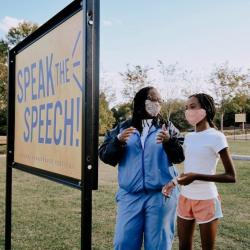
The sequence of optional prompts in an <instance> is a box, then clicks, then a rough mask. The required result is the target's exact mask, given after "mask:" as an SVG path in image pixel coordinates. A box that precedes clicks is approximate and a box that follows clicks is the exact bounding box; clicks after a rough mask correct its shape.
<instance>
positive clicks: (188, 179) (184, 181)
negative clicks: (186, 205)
mask: <svg viewBox="0 0 250 250" xmlns="http://www.w3.org/2000/svg"><path fill="white" fill-rule="evenodd" d="M195 178H196V174H195V173H186V174H183V173H182V174H181V175H180V176H179V177H178V178H177V182H178V184H180V185H184V186H185V185H188V184H190V183H192V182H193V181H194V180H195Z"/></svg>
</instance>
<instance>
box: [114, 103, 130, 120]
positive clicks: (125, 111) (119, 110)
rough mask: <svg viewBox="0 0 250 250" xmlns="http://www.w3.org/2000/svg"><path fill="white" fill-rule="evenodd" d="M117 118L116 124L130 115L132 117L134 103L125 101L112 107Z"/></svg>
mask: <svg viewBox="0 0 250 250" xmlns="http://www.w3.org/2000/svg"><path fill="white" fill-rule="evenodd" d="M111 111H112V112H113V114H114V118H115V120H116V124H118V123H119V122H122V121H125V120H127V119H128V118H129V117H132V104H131V103H123V104H120V105H118V106H117V107H114V108H112V109H111Z"/></svg>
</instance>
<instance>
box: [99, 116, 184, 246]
mask: <svg viewBox="0 0 250 250" xmlns="http://www.w3.org/2000/svg"><path fill="white" fill-rule="evenodd" d="M130 125H131V120H127V121H125V122H123V123H121V124H118V126H117V127H116V128H114V129H113V130H111V131H110V132H108V133H107V135H106V136H105V139H104V143H103V144H102V145H101V146H100V148H99V156H100V158H101V160H102V161H104V162H105V163H107V164H110V165H113V166H115V165H117V164H118V184H119V190H118V193H117V202H118V209H117V222H116V233H115V240H114V247H115V249H124V250H128V249H129V250H133V249H134V250H139V249H140V248H141V244H142V239H143V236H144V248H145V249H146V250H157V249H159V250H161V249H162V250H163V249H164V250H166V249H171V245H172V240H173V235H174V223H175V216H176V200H177V197H176V195H177V190H175V191H174V192H173V195H172V197H171V199H169V200H167V202H166V199H165V198H164V197H163V196H162V194H161V189H162V187H163V185H165V184H166V183H167V182H169V181H170V180H171V179H172V178H173V177H174V176H173V175H176V171H175V169H174V166H173V163H179V162H182V161H183V160H184V154H183V149H182V145H181V142H182V140H181V139H180V138H179V132H178V130H177V129H176V128H175V127H174V125H173V124H172V123H171V122H167V123H166V127H167V129H168V131H169V134H170V140H169V141H168V142H167V143H164V144H156V135H157V133H158V132H159V131H160V130H161V127H162V124H159V123H154V125H153V126H152V127H151V128H150V130H149V133H148V135H147V137H146V139H145V142H144V147H142V145H141V139H140V134H139V132H138V131H136V132H135V133H134V134H132V135H131V136H130V137H129V140H128V141H127V142H126V143H121V142H120V141H119V140H118V139H117V135H118V134H119V133H121V132H122V131H123V130H124V129H126V128H128V127H130ZM164 201H165V202H164ZM153 224H154V226H152V225H153ZM146 225H147V226H146ZM148 227H149V228H148ZM153 228H154V229H153ZM152 230H153V232H152ZM135 235H136V236H137V237H136V236H135Z"/></svg>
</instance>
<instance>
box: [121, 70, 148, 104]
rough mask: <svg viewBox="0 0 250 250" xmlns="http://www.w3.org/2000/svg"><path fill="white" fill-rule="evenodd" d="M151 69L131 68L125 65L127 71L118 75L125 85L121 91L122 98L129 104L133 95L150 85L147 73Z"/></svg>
mask: <svg viewBox="0 0 250 250" xmlns="http://www.w3.org/2000/svg"><path fill="white" fill-rule="evenodd" d="M151 69H152V68H149V67H143V66H140V65H136V66H133V67H132V68H131V67H130V65H127V69H126V71H125V72H124V73H120V75H121V76H122V81H123V82H124V84H125V87H124V89H123V92H122V93H123V97H124V98H125V99H127V100H128V101H129V102H131V101H132V100H133V99H134V97H135V94H136V93H137V92H138V91H139V90H140V89H141V88H143V87H145V86H148V85H150V84H151V81H150V80H149V76H148V72H149V71H150V70H151Z"/></svg>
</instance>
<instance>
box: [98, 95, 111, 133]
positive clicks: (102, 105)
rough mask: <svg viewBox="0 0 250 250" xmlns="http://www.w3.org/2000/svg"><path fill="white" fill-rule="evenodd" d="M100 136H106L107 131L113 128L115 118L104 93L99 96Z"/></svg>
mask: <svg viewBox="0 0 250 250" xmlns="http://www.w3.org/2000/svg"><path fill="white" fill-rule="evenodd" d="M99 113H100V116H99V134H100V135H104V134H105V133H106V131H107V130H109V129H111V128H112V127H113V124H114V122H115V118H114V116H113V113H112V111H111V110H110V109H109V106H108V102H107V100H106V96H105V93H104V92H101V93H100V96H99Z"/></svg>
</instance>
